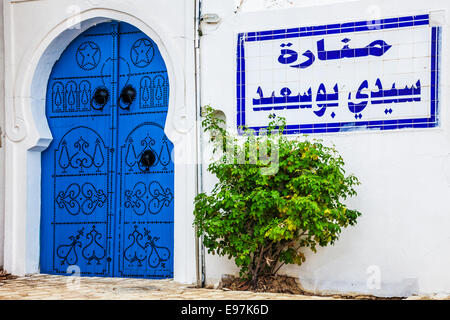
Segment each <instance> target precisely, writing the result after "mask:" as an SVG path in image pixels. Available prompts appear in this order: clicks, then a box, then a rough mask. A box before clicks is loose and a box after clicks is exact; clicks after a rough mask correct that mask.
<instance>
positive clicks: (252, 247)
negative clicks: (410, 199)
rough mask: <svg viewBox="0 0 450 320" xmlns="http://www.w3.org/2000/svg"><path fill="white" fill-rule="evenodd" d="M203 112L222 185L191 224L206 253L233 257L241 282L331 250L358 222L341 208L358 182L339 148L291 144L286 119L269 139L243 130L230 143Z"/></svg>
mask: <svg viewBox="0 0 450 320" xmlns="http://www.w3.org/2000/svg"><path fill="white" fill-rule="evenodd" d="M204 110H205V111H204V115H203V116H204V119H203V122H202V125H203V128H204V130H205V132H206V133H208V134H209V136H210V142H212V143H213V144H214V146H215V153H216V155H217V154H219V158H218V159H216V160H215V161H214V162H212V163H211V164H210V165H209V167H208V171H209V172H210V173H212V174H214V175H215V176H216V177H217V179H218V182H217V184H216V185H215V187H214V188H213V190H212V191H211V193H210V194H209V195H208V194H206V193H202V194H199V195H198V196H197V197H196V199H195V211H194V215H195V222H194V224H195V225H196V226H197V230H198V236H203V243H204V245H205V247H206V248H208V251H209V252H210V253H213V254H214V253H217V254H219V255H221V256H228V258H229V259H231V258H234V261H235V263H236V265H237V266H238V267H239V268H240V275H241V277H245V278H247V279H249V280H252V282H253V283H256V280H257V279H258V277H260V276H268V275H275V274H276V273H277V272H278V270H280V268H281V267H282V266H283V265H285V264H297V265H301V264H302V263H303V262H304V261H305V256H304V251H302V249H303V250H304V249H305V248H310V249H311V250H312V251H313V252H316V248H317V246H322V247H323V246H327V245H329V244H334V243H335V241H336V240H337V239H338V237H339V234H340V232H341V230H342V228H345V227H347V226H349V225H354V224H355V223H356V220H357V218H358V216H360V215H361V213H360V212H358V211H356V210H350V209H348V208H347V207H346V205H345V204H344V203H343V202H342V201H343V200H345V199H346V198H347V197H350V196H355V195H356V191H355V189H354V187H355V186H356V185H358V184H359V182H358V179H357V178H356V177H354V176H353V175H349V176H346V175H345V171H344V169H343V166H344V161H343V159H342V157H341V156H340V155H339V154H338V153H337V151H336V150H335V149H334V148H331V147H326V146H324V145H323V144H322V143H321V142H320V141H318V140H311V141H309V140H303V141H300V140H294V139H291V138H287V137H286V136H284V135H282V134H280V132H283V129H284V126H285V121H284V119H278V120H274V117H272V120H271V122H270V125H269V127H268V129H267V131H266V132H265V133H264V134H259V135H255V134H253V132H251V131H249V130H247V129H246V130H245V134H244V135H243V136H241V137H233V136H231V135H230V134H229V133H228V132H227V131H226V129H224V128H223V127H222V126H223V121H222V120H220V119H219V118H217V117H216V116H215V112H214V109H213V108H211V107H210V106H207V107H205V108H204ZM262 153H267V154H266V156H264V155H263V154H262ZM269 158H270V163H269V162H268V159H269Z"/></svg>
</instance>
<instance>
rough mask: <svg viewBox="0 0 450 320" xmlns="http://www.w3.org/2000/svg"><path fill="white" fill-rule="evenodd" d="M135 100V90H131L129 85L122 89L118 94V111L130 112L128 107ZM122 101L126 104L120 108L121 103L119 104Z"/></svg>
mask: <svg viewBox="0 0 450 320" xmlns="http://www.w3.org/2000/svg"><path fill="white" fill-rule="evenodd" d="M135 99H136V89H135V88H133V87H132V86H131V85H127V86H125V87H124V88H123V89H122V92H121V93H120V97H119V107H120V109H122V110H130V106H131V104H132V103H133V101H134V100H135ZM122 101H123V102H124V103H125V104H126V106H125V107H123V106H122V103H121V102H122Z"/></svg>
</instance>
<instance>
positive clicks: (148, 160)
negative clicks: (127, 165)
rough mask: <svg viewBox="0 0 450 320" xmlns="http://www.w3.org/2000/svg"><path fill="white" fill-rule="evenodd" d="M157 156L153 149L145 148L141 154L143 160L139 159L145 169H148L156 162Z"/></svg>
mask: <svg viewBox="0 0 450 320" xmlns="http://www.w3.org/2000/svg"><path fill="white" fill-rule="evenodd" d="M155 161H156V157H155V154H154V153H153V151H151V150H145V151H144V152H143V153H142V155H141V160H140V161H139V162H140V164H141V166H142V167H144V168H145V171H148V170H149V168H150V167H151V166H153V165H154V164H155Z"/></svg>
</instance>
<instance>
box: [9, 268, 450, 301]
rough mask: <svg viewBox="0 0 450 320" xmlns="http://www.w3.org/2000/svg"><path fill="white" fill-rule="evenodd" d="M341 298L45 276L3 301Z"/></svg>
mask: <svg viewBox="0 0 450 320" xmlns="http://www.w3.org/2000/svg"><path fill="white" fill-rule="evenodd" d="M340 298H343V297H342V296H333V297H320V296H305V295H291V294H277V293H253V292H247V291H245V292H244V291H224V290H214V289H200V288H195V286H193V285H185V284H180V283H177V282H175V281H173V280H146V279H120V278H75V277H64V276H51V275H41V274H40V275H33V276H28V277H20V278H16V279H8V280H2V278H1V277H0V300H28V299H32V300H64V299H67V300H184V299H187V300H268V299H270V300H318V299H326V300H329V299H340ZM346 298H348V297H346ZM356 298H357V299H364V298H367V297H364V296H359V297H356ZM424 299H427V300H428V299H431V300H441V299H442V300H444V299H445V300H448V299H450V297H449V296H448V295H434V296H413V297H409V298H407V300H424Z"/></svg>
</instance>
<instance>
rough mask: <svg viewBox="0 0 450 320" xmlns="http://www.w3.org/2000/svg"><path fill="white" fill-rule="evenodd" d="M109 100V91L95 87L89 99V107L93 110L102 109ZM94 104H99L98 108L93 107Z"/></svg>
mask: <svg viewBox="0 0 450 320" xmlns="http://www.w3.org/2000/svg"><path fill="white" fill-rule="evenodd" d="M108 100H109V92H108V89H106V88H97V89H96V90H95V93H94V96H93V97H92V99H91V108H92V109H94V110H103V108H104V107H105V106H106V104H107V103H108ZM94 101H95V104H97V105H99V107H98V108H96V107H94Z"/></svg>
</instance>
